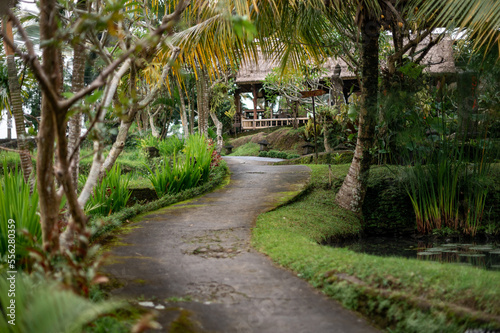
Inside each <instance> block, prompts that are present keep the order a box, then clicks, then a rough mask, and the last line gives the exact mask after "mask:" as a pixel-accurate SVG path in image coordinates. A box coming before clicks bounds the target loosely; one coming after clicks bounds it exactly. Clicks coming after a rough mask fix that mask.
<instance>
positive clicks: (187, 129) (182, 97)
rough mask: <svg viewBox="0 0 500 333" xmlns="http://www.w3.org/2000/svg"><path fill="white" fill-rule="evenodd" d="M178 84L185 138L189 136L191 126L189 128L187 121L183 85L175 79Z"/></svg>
mask: <svg viewBox="0 0 500 333" xmlns="http://www.w3.org/2000/svg"><path fill="white" fill-rule="evenodd" d="M174 81H175V82H176V84H177V89H178V90H179V98H180V100H181V122H182V132H183V134H184V138H186V139H187V138H188V137H189V128H188V121H187V114H186V103H184V92H183V90H182V86H181V84H180V83H179V81H178V80H175V79H174Z"/></svg>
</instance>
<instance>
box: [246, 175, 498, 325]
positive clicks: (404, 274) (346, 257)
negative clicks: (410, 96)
mask: <svg viewBox="0 0 500 333" xmlns="http://www.w3.org/2000/svg"><path fill="white" fill-rule="evenodd" d="M310 167H311V168H312V170H313V172H312V176H311V182H310V186H309V190H308V191H307V193H305V194H304V195H302V196H301V197H300V198H299V199H298V200H296V201H294V202H293V203H291V204H289V205H286V206H282V207H280V208H278V209H276V210H274V211H272V212H269V213H266V214H263V215H261V216H260V217H259V218H258V220H257V225H256V227H255V228H254V230H253V245H254V246H255V247H256V248H257V249H259V250H260V251H262V252H264V253H265V254H267V255H269V256H270V257H271V258H272V259H273V260H274V261H276V262H277V263H279V264H280V265H282V266H285V267H287V268H289V269H292V270H293V271H295V272H296V273H297V275H298V276H300V277H302V278H304V279H306V280H308V281H309V282H310V283H311V284H312V285H313V286H315V287H317V288H319V289H320V290H321V291H322V292H324V293H325V294H327V295H329V296H331V297H333V298H335V299H337V300H339V301H340V302H341V303H342V304H343V305H344V306H346V307H347V308H350V309H353V310H356V311H360V312H362V313H363V314H365V315H366V316H367V317H369V318H371V319H372V320H373V321H374V322H375V323H376V324H377V325H379V326H380V327H382V328H386V329H389V330H391V331H393V332H405V333H406V332H461V331H464V330H465V329H466V328H474V327H485V328H495V329H498V328H500V289H499V288H498V285H499V284H500V274H499V273H498V272H491V271H484V270H481V269H477V268H470V267H463V266H458V265H453V264H447V263H435V262H428V261H420V260H416V259H405V258H395V257H377V256H372V255H366V254H359V253H355V252H353V251H350V250H347V249H342V248H333V247H329V246H324V245H321V243H322V242H323V241H324V240H327V239H332V238H333V239H335V238H345V237H353V236H356V235H358V234H359V233H360V232H361V230H362V222H361V221H360V220H359V219H358V218H357V217H356V216H354V215H353V214H351V213H349V212H347V211H344V210H342V209H340V208H339V207H338V206H337V205H336V204H335V203H334V195H333V193H332V191H333V190H332V189H330V184H329V183H328V182H329V178H330V177H329V176H328V166H324V165H323V166H322V165H311V166H310ZM347 169H348V165H339V166H333V167H332V173H333V175H334V176H335V177H339V176H341V175H345V173H346V172H347ZM333 187H334V188H335V187H336V186H335V185H334V186H333Z"/></svg>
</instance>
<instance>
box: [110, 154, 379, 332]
mask: <svg viewBox="0 0 500 333" xmlns="http://www.w3.org/2000/svg"><path fill="white" fill-rule="evenodd" d="M225 159H226V161H227V162H228V165H229V168H230V170H231V182H230V184H229V185H227V186H225V187H224V188H222V189H219V190H217V191H214V192H212V193H209V194H207V195H205V196H203V197H200V198H198V199H195V200H192V201H189V202H187V203H179V204H176V205H174V206H170V207H167V208H165V209H162V210H159V211H156V212H152V213H150V214H148V215H146V216H143V217H142V218H141V220H140V222H138V223H136V224H134V226H137V227H138V228H136V229H133V230H132V231H131V232H130V233H128V234H126V235H122V236H120V237H119V238H120V239H119V241H120V245H117V246H114V247H113V248H112V249H111V250H110V254H111V261H110V262H109V263H108V264H107V265H106V266H105V267H104V271H105V272H106V273H108V274H109V275H111V276H113V277H114V278H116V279H118V281H119V285H120V287H119V288H117V289H115V290H113V294H114V295H117V296H124V297H127V298H136V299H140V300H147V301H149V302H141V304H142V305H143V306H154V307H156V309H157V311H158V318H157V321H158V322H159V323H160V324H161V325H162V326H163V328H162V329H161V331H162V332H165V331H166V330H167V331H168V328H169V327H171V325H172V322H176V325H177V326H179V327H180V328H179V330H177V332H191V331H194V332H259V333H260V332H272V333H280V332H286V333H288V332H294V333H306V332H314V333H317V332H356V333H358V332H359V333H363V332H376V330H375V329H374V328H372V327H371V326H369V325H368V324H367V323H366V321H365V320H363V319H361V318H360V317H358V316H357V315H356V314H354V313H352V312H350V311H348V310H345V309H343V308H342V307H341V306H340V305H339V304H338V303H337V302H335V301H333V300H331V299H328V298H327V297H326V296H324V295H322V294H320V293H318V292H317V291H316V290H315V289H314V288H312V287H311V286H310V285H309V284H308V283H307V282H305V281H303V280H301V279H299V278H298V277H296V276H294V275H293V274H292V273H291V272H289V271H287V270H284V269H282V268H279V267H277V266H276V265H275V264H273V263H272V262H271V261H270V260H269V259H268V258H267V257H266V256H264V255H262V254H260V253H258V252H257V251H255V250H253V249H252V248H251V247H250V235H251V228H252V226H253V225H254V223H255V219H256V218H257V216H258V215H259V214H260V213H262V212H264V211H267V210H269V209H272V208H274V207H276V206H277V204H279V202H280V199H281V200H282V198H283V197H284V196H287V195H290V193H291V192H296V191H300V190H301V189H302V188H303V187H304V186H305V184H307V181H308V179H309V173H310V170H309V168H307V167H305V166H271V165H265V164H266V163H265V162H263V161H265V159H259V158H239V157H226V158H225ZM188 328H189V329H188Z"/></svg>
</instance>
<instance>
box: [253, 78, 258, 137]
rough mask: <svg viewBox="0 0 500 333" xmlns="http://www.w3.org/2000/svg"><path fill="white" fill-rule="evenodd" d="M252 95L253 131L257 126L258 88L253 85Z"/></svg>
mask: <svg viewBox="0 0 500 333" xmlns="http://www.w3.org/2000/svg"><path fill="white" fill-rule="evenodd" d="M252 94H253V129H255V127H256V125H257V87H256V86H255V84H252Z"/></svg>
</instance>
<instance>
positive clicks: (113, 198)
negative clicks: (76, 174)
mask: <svg viewBox="0 0 500 333" xmlns="http://www.w3.org/2000/svg"><path fill="white" fill-rule="evenodd" d="M130 177H131V174H130V173H129V174H127V175H122V172H121V167H120V165H119V164H115V166H114V167H113V168H112V169H111V170H110V171H109V172H108V173H107V174H106V176H105V177H104V178H103V180H102V182H101V183H100V184H98V185H97V186H96V187H95V189H94V191H93V192H92V196H91V197H90V199H89V200H88V202H87V203H86V205H85V210H86V211H88V212H90V213H91V214H92V215H102V216H107V215H110V214H111V213H114V212H117V211H119V210H120V209H122V208H123V207H125V206H126V205H127V202H128V199H129V198H130V195H131V194H132V192H131V191H129V190H128V184H129V182H130Z"/></svg>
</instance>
